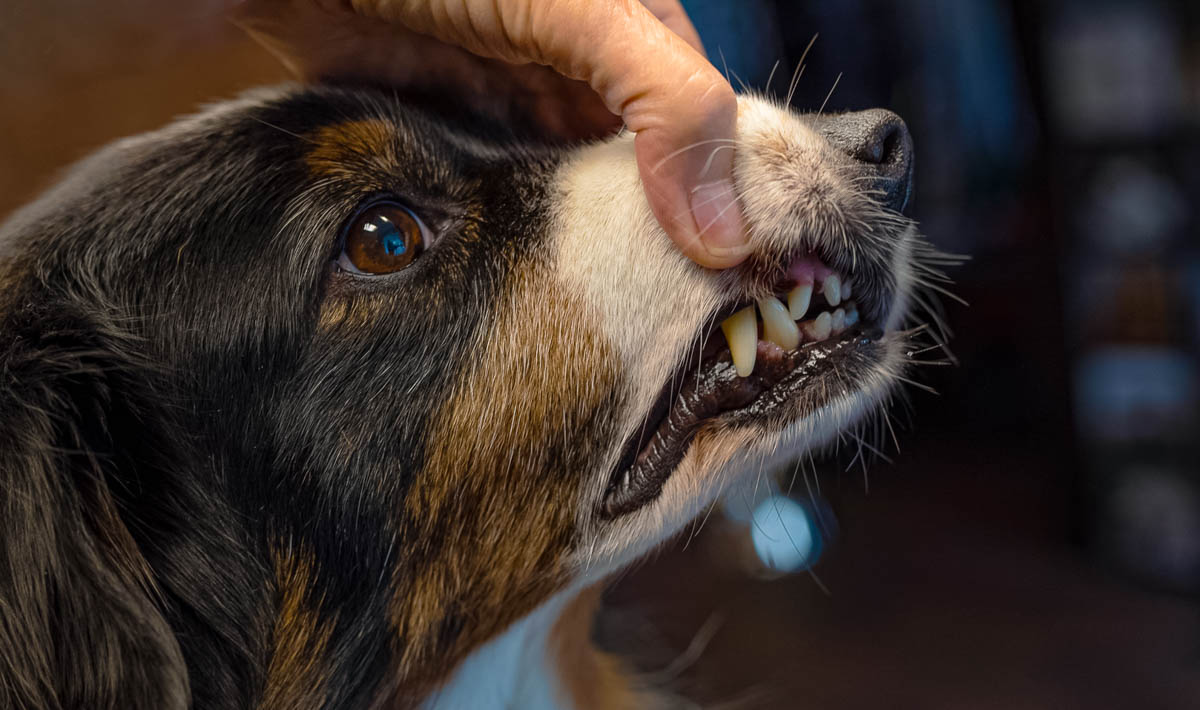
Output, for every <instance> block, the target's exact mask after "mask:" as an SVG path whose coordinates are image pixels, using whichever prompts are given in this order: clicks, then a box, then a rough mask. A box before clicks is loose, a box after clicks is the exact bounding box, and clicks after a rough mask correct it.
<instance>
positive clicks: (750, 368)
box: [721, 306, 758, 377]
mask: <svg viewBox="0 0 1200 710" xmlns="http://www.w3.org/2000/svg"><path fill="white" fill-rule="evenodd" d="M721 330H722V331H724V332H725V341H726V342H727V343H729V354H730V355H732V356H733V368H734V369H735V370H737V373H738V376H739V377H748V376H749V375H750V373H751V372H754V355H755V353H756V352H757V351H758V319H757V318H755V317H754V306H746V307H745V308H743V309H742V310H740V311H738V312H737V313H734V314H733V315H731V316H729V317H728V318H726V319H725V320H724V321H722V322H721Z"/></svg>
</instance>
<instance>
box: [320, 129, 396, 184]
mask: <svg viewBox="0 0 1200 710" xmlns="http://www.w3.org/2000/svg"><path fill="white" fill-rule="evenodd" d="M395 132H396V129H395V127H394V126H392V124H390V123H388V122H387V121H383V120H380V119H363V120H358V121H344V122H341V123H334V124H330V125H327V126H322V127H321V128H319V129H317V130H316V131H314V132H313V133H312V134H310V135H309V136H306V138H307V144H308V145H310V146H311V148H310V149H309V151H308V154H307V155H306V156H305V162H306V163H307V164H308V169H309V170H310V171H311V172H312V174H313V176H314V177H321V178H330V177H342V178H347V179H356V178H358V177H359V175H360V173H361V171H362V167H363V166H364V165H368V164H376V163H380V164H385V165H386V164H391V163H393V162H395V157H394V145H393V141H394V136H395Z"/></svg>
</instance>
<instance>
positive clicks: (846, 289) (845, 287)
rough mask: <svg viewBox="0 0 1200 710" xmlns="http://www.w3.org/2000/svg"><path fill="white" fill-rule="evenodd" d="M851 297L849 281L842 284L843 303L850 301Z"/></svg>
mask: <svg viewBox="0 0 1200 710" xmlns="http://www.w3.org/2000/svg"><path fill="white" fill-rule="evenodd" d="M850 296H851V293H850V280H849V279H847V280H845V281H843V282H842V302H843V303H845V302H846V301H849V300H850Z"/></svg>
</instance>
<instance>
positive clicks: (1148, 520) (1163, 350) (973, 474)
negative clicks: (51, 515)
mask: <svg viewBox="0 0 1200 710" xmlns="http://www.w3.org/2000/svg"><path fill="white" fill-rule="evenodd" d="M213 4H214V3H205V2H196V3H154V2H150V0H124V1H122V2H109V3H94V2H85V1H83V0H54V1H53V2H33V1H32V0H17V2H15V4H13V3H6V4H5V5H4V7H3V8H2V9H0V107H3V108H2V109H0V216H2V215H5V214H7V213H8V212H9V211H11V210H12V209H13V208H15V207H16V206H18V205H20V204H21V203H23V202H24V201H26V200H28V199H29V198H31V197H32V196H34V195H35V194H36V193H37V192H38V191H39V190H41V189H43V188H44V187H46V186H47V185H48V184H50V182H51V181H52V179H53V176H54V175H55V174H56V173H57V171H59V170H60V169H61V168H62V167H64V166H65V165H67V164H69V163H70V162H71V161H73V160H75V159H77V158H79V157H81V156H82V155H84V154H86V152H87V151H88V150H90V149H92V148H94V147H96V146H99V145H101V144H103V143H104V142H106V141H108V140H110V139H112V138H115V137H117V136H121V135H126V134H129V133H134V132H138V131H142V130H146V129H150V128H153V127H156V126H159V125H161V124H162V123H164V122H166V121H167V120H169V119H170V118H171V117H173V116H175V115H178V114H180V113H185V112H187V111H189V110H191V109H192V108H193V107H194V106H195V105H196V104H197V103H200V102H204V101H209V100H216V99H220V98H225V97H229V96H231V95H233V94H234V93H236V92H237V91H238V90H240V89H243V88H249V87H251V86H255V85H260V84H264V83H271V82H275V81H278V80H281V79H283V78H285V75H284V73H283V71H282V69H280V68H279V67H278V66H277V64H276V63H275V61H274V60H273V59H271V58H270V57H269V56H268V55H267V54H266V53H265V52H264V51H262V50H261V49H259V48H258V47H257V46H255V45H253V44H252V43H250V42H249V41H248V40H246V39H245V38H244V37H242V36H241V34H240V33H239V32H238V31H237V30H236V29H234V28H233V27H231V26H230V25H228V24H227V23H226V22H224V21H223V20H221V19H220V18H219V16H218V14H217V13H216V12H215V10H214V8H213V7H212V6H211V5H213ZM685 4H687V5H689V8H690V9H691V10H692V12H693V15H694V17H695V19H696V20H697V25H698V26H699V29H700V31H701V34H702V36H704V38H705V42H706V44H707V46H708V48H709V51H710V55H711V56H712V58H713V60H714V62H715V63H717V65H718V66H719V67H721V66H723V65H727V66H728V69H729V70H730V76H731V78H733V80H734V83H735V85H737V84H738V82H739V81H744V82H745V83H746V84H747V85H748V86H749V87H750V88H753V89H758V90H761V89H763V88H764V87H765V86H766V84H767V78H768V76H771V71H772V67H773V66H774V64H775V62H776V61H777V60H778V61H779V67H778V69H776V70H775V73H774V75H773V76H772V81H771V85H770V87H769V88H768V91H769V92H770V93H775V94H777V95H779V96H783V95H784V94H786V86H787V83H788V81H789V80H790V78H791V75H792V72H793V70H794V68H795V67H796V65H797V62H798V61H799V59H800V55H801V53H802V52H803V50H804V48H805V46H806V45H808V43H809V41H810V40H811V39H812V38H813V36H814V35H815V34H818V33H819V38H818V39H817V41H816V42H815V43H814V44H813V47H812V50H811V51H810V53H809V55H808V57H807V61H806V67H805V70H804V74H803V76H801V77H800V80H799V81H798V83H797V88H796V92H795V96H794V97H793V104H794V105H795V106H797V107H798V108H800V109H803V110H816V109H817V108H819V107H820V106H821V105H822V104H823V103H826V97H828V100H827V103H826V110H827V111H830V110H847V109H859V108H867V107H871V106H886V107H889V108H892V109H893V110H895V111H897V112H898V113H900V114H901V115H902V116H904V117H905V119H906V120H907V121H908V124H909V127H910V129H911V131H912V133H913V136H914V140H915V143H916V147H917V184H916V193H915V202H914V204H913V212H914V214H915V216H916V217H917V218H918V219H919V220H920V221H921V223H922V226H923V230H924V231H925V232H926V233H927V234H928V235H929V237H930V238H931V240H932V241H933V242H934V243H936V244H937V245H939V246H940V247H942V248H943V249H945V250H948V251H952V252H957V253H962V254H968V255H970V256H971V260H970V261H969V262H968V263H966V264H965V265H963V266H962V267H959V268H957V269H955V270H954V272H953V274H952V275H953V277H954V278H955V280H956V281H957V285H956V286H955V287H954V291H955V293H956V294H958V295H959V296H960V297H962V298H963V299H964V300H965V301H967V302H968V303H969V304H970V305H969V307H964V306H962V305H958V304H956V303H953V302H948V303H947V315H948V319H949V321H950V324H951V326H952V328H953V329H954V331H955V337H954V339H953V341H952V343H951V348H952V350H953V352H954V354H955V356H956V357H957V360H958V362H959V364H958V365H957V366H956V367H945V368H925V369H924V370H922V371H921V372H919V373H918V375H919V376H920V379H921V380H922V381H923V382H926V383H928V384H930V385H932V386H933V387H935V388H936V389H937V390H938V392H939V393H940V394H939V395H937V396H934V395H930V394H927V393H924V392H921V391H918V390H913V391H912V392H911V393H910V396H909V397H908V404H907V405H905V406H903V407H901V411H900V413H899V414H900V417H899V419H900V420H902V421H910V422H911V424H910V425H907V426H903V427H902V430H901V431H900V432H899V437H898V438H899V442H900V447H901V450H900V451H899V452H897V451H896V450H895V446H894V445H892V444H888V445H887V447H886V448H885V450H884V453H885V454H886V455H887V456H888V458H890V459H892V460H893V461H894V463H889V462H888V461H885V460H878V461H875V462H874V463H873V464H872V465H871V466H870V467H869V469H868V471H867V472H866V474H864V473H863V472H862V471H861V470H860V469H858V468H857V466H856V467H855V468H854V469H852V470H849V471H847V470H845V466H846V463H847V462H846V457H844V456H843V457H841V458H838V457H832V458H831V459H830V460H828V461H826V462H823V463H822V464H821V465H820V466H819V477H820V481H821V493H820V494H819V495H817V494H814V495H813V497H812V501H819V502H820V504H821V505H827V506H828V507H829V509H830V510H831V511H832V514H833V515H834V516H835V517H836V519H837V522H838V524H837V529H838V531H839V532H838V533H837V534H836V535H833V534H830V535H828V536H827V539H826V540H825V543H826V544H825V551H824V554H823V556H822V558H821V559H820V560H819V562H818V563H817V564H816V566H815V567H814V568H813V569H812V570H810V573H802V574H795V575H791V576H785V577H782V578H776V579H769V580H768V579H765V575H764V574H763V570H762V569H761V568H760V567H757V566H756V563H755V562H754V559H753V556H752V554H751V553H750V552H749V551H748V547H747V545H746V539H747V534H748V533H747V530H746V529H745V528H744V527H742V526H739V525H737V524H734V523H732V522H729V521H727V520H723V519H722V517H721V516H720V515H714V516H712V518H711V519H710V520H709V521H708V523H707V525H705V526H704V527H703V529H702V530H701V531H700V532H699V534H697V535H695V536H694V537H691V535H690V533H691V531H689V535H688V536H685V538H684V539H685V540H688V542H687V545H686V547H685V546H684V545H683V544H682V541H681V544H680V545H678V546H675V547H674V548H672V549H671V550H670V551H667V552H664V553H663V554H662V555H660V556H658V557H657V558H656V559H654V560H652V561H650V562H648V563H646V564H643V565H641V566H639V568H638V569H636V570H634V571H632V572H631V573H629V574H627V575H625V576H624V577H623V578H622V580H621V581H620V583H619V584H618V585H617V586H616V588H615V589H614V590H613V591H612V592H611V593H610V601H611V602H612V603H613V606H614V612H613V613H611V614H609V615H608V616H606V617H605V620H604V621H603V623H602V624H601V627H600V634H601V636H602V637H605V638H607V639H610V640H612V645H614V646H619V647H622V650H624V651H626V652H630V653H631V655H632V656H633V657H634V658H636V659H638V661H639V664H640V667H641V669H642V670H643V671H645V672H647V673H648V674H650V678H649V680H650V681H651V682H654V683H656V684H665V685H668V686H671V687H675V688H677V689H679V690H680V691H681V692H684V693H686V694H687V695H689V696H691V697H693V698H694V699H696V700H697V701H699V702H701V703H704V704H705V707H713V706H715V707H747V708H760V707H761V708H792V707H803V708H856V707H864V708H866V707H870V708H887V707H896V708H938V707H944V708H1075V707H1079V708H1126V707H1129V708H1194V707H1200V617H1198V614H1197V603H1196V599H1197V592H1198V591H1200V445H1198V439H1200V436H1198V435H1200V426H1198V423H1200V422H1198V420H1200V357H1198V352H1200V239H1198V238H1197V235H1198V233H1200V208H1198V207H1197V202H1198V200H1200V3H1190V4H1185V3H1170V2H1153V1H1143V2H1102V1H1096V2H1066V1H1060V2H1031V1H1003V0H974V1H970V2H968V1H966V0H925V1H919V0H908V1H901V0H890V1H886V2H885V1H884V0H804V1H802V2H801V1H795V2H786V1H784V0H780V1H779V2H770V1H769V0H762V1H761V2H741V1H737V2H735V1H734V0H730V1H729V2H726V3H719V2H712V1H709V2H704V1H701V0H695V1H693V2H688V3H685ZM839 77H840V78H839ZM835 81H836V87H835V86H834V84H835ZM806 495H807V494H806ZM810 502H811V501H810ZM689 538H691V539H689ZM706 641H707V643H704V642H706ZM689 644H691V645H692V647H693V648H692V651H691V652H688V651H685V649H686V648H687V647H688V646H689ZM701 647H703V652H697V651H698V650H699V649H700V648H701Z"/></svg>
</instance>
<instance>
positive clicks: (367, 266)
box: [338, 202, 425, 274]
mask: <svg viewBox="0 0 1200 710" xmlns="http://www.w3.org/2000/svg"><path fill="white" fill-rule="evenodd" d="M424 249H425V225H423V224H421V221H420V220H419V219H417V217H416V215H414V214H413V213H412V212H410V211H409V210H408V209H406V208H405V207H402V206H400V205H398V204H396V203H394V202H380V203H377V204H374V205H371V206H370V207H368V208H367V209H365V210H363V211H362V213H361V214H359V215H358V216H357V217H355V218H354V221H353V222H352V223H351V224H350V228H349V229H347V230H346V238H345V242H344V246H343V247H342V254H341V256H339V257H338V266H340V267H342V268H343V269H345V270H346V271H350V272H353V273H357V274H391V273H394V272H396V271H399V270H400V269H403V268H404V267H406V266H408V265H409V264H411V263H412V262H413V259H416V258H417V255H419V254H420V253H421V252H422V251H423V250H424Z"/></svg>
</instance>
